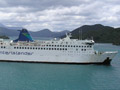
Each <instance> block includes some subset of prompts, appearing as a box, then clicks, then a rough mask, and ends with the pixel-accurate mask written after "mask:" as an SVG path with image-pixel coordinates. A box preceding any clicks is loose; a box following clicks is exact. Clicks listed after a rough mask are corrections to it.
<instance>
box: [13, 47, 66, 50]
mask: <svg viewBox="0 0 120 90" xmlns="http://www.w3.org/2000/svg"><path fill="white" fill-rule="evenodd" d="M14 49H38V50H67V48H37V47H36V48H34V47H14Z"/></svg>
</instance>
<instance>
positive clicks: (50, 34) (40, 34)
mask: <svg viewBox="0 0 120 90" xmlns="http://www.w3.org/2000/svg"><path fill="white" fill-rule="evenodd" d="M68 32H69V31H67V30H65V31H61V32H52V31H50V30H49V29H43V30H40V31H37V32H30V34H31V35H32V36H33V37H61V36H63V35H65V34H66V33H68Z"/></svg>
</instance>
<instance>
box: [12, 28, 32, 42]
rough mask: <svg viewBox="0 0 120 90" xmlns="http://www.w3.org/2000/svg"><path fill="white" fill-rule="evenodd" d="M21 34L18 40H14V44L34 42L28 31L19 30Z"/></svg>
mask: <svg viewBox="0 0 120 90" xmlns="http://www.w3.org/2000/svg"><path fill="white" fill-rule="evenodd" d="M19 31H20V34H19V37H18V39H16V40H13V42H18V41H27V42H33V39H32V37H31V36H30V34H29V32H28V31H27V29H22V30H19Z"/></svg>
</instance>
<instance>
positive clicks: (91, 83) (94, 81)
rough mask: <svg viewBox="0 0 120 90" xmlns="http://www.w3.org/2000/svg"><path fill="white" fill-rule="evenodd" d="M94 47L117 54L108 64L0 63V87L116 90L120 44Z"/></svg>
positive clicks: (8, 89) (4, 89) (14, 89)
mask: <svg viewBox="0 0 120 90" xmlns="http://www.w3.org/2000/svg"><path fill="white" fill-rule="evenodd" d="M95 49H98V50H101V51H118V54H117V55H116V57H115V58H114V59H113V61H112V62H111V65H110V66H105V65H95V64H90V65H75V64H70V65H69V64H43V63H16V62H0V90H120V46H115V45H112V44H96V45H95Z"/></svg>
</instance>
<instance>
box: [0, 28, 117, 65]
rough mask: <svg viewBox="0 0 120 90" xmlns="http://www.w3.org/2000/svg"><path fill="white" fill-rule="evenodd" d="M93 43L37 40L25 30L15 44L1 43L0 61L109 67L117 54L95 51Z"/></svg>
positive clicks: (66, 39)
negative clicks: (101, 65) (106, 65)
mask: <svg viewBox="0 0 120 90" xmlns="http://www.w3.org/2000/svg"><path fill="white" fill-rule="evenodd" d="M93 46H94V41H93V40H78V39H70V35H66V37H65V38H63V39H59V40H57V39H54V40H48V41H46V40H43V41H41V40H38V41H37V40H36V41H33V39H32V37H31V36H30V34H29V33H28V31H27V30H26V29H22V30H21V31H20V34H19V37H18V39H16V40H13V41H9V42H8V41H4V40H2V39H1V40H0V61H15V62H16V61H17V62H47V63H68V64H70V63H72V64H73V63H74V64H110V62H111V60H112V59H113V57H114V56H115V55H116V54H117V51H113V52H99V51H95V50H94V47H93Z"/></svg>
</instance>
